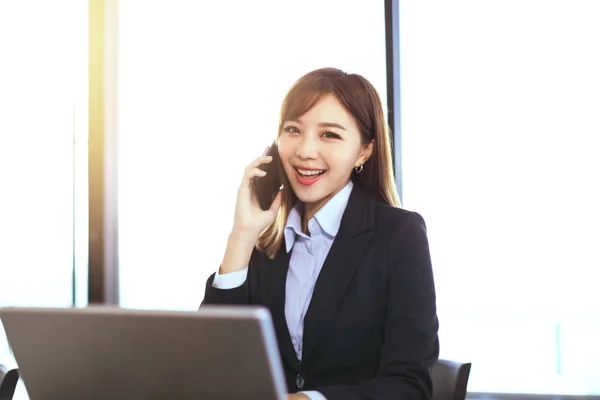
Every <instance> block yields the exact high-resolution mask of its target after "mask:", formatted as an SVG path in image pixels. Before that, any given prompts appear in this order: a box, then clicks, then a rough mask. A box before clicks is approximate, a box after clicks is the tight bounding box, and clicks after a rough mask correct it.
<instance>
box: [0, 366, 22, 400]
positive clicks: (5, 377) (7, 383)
mask: <svg viewBox="0 0 600 400" xmlns="http://www.w3.org/2000/svg"><path fill="white" fill-rule="evenodd" d="M18 382H19V370H18V369H16V368H15V369H8V368H6V367H5V366H4V365H2V364H0V400H12V398H13V395H14V394H15V389H16V387H17V383H18Z"/></svg>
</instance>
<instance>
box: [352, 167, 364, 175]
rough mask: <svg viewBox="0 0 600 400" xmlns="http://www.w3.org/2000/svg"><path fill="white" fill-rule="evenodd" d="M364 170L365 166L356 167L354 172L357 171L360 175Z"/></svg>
mask: <svg viewBox="0 0 600 400" xmlns="http://www.w3.org/2000/svg"><path fill="white" fill-rule="evenodd" d="M362 170H363V166H362V165H359V166H358V167H354V171H356V173H357V174H360V173H361V172H362Z"/></svg>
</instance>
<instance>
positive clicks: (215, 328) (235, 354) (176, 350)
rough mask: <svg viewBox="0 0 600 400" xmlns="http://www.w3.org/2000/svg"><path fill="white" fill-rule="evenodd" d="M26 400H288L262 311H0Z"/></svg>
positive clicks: (268, 317) (272, 334) (267, 318)
mask: <svg viewBox="0 0 600 400" xmlns="http://www.w3.org/2000/svg"><path fill="white" fill-rule="evenodd" d="M0 318H1V320H2V323H3V325H4V328H5V331H6V335H7V337H8V342H9V344H10V346H11V348H12V350H13V353H14V356H15V360H16V362H17V364H18V366H19V371H20V374H21V377H22V379H23V383H24V384H25V386H26V388H27V392H28V393H29V396H30V397H31V398H32V399H33V400H36V399H103V400H105V399H113V398H115V399H121V398H122V399H131V400H133V399H144V400H147V399H167V398H168V399H224V400H228V399H263V400H271V399H272V400H284V399H287V387H286V383H285V377H284V374H283V368H282V365H281V359H280V355H279V350H278V346H277V339H276V337H275V332H274V329H273V322H272V319H271V314H270V313H269V311H268V310H267V309H265V308H262V307H254V306H220V305H219V306H203V307H201V308H200V310H199V311H195V312H187V311H145V310H129V309H122V308H116V307H105V306H92V307H88V308H0Z"/></svg>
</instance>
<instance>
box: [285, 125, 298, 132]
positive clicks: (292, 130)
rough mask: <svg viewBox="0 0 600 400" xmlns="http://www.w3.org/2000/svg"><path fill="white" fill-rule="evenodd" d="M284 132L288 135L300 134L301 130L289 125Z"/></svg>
mask: <svg viewBox="0 0 600 400" xmlns="http://www.w3.org/2000/svg"><path fill="white" fill-rule="evenodd" d="M283 130H284V131H285V132H287V133H300V129H298V128H297V127H295V126H293V125H288V126H286V127H284V128H283Z"/></svg>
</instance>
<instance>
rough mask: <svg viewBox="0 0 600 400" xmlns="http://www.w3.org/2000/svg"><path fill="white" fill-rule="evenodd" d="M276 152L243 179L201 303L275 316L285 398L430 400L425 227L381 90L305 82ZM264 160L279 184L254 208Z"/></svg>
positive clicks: (433, 320)
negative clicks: (405, 181) (406, 204)
mask: <svg viewBox="0 0 600 400" xmlns="http://www.w3.org/2000/svg"><path fill="white" fill-rule="evenodd" d="M277 151H278V153H277V154H278V157H276V160H275V161H273V157H270V156H263V157H260V158H258V159H256V160H255V161H253V162H252V163H251V164H250V165H248V167H247V168H246V170H245V174H244V178H243V181H242V184H241V186H240V188H239V190H238V197H237V202H236V209H235V218H234V226H233V230H232V232H231V234H230V236H229V239H228V243H227V248H226V251H225V255H224V258H223V262H222V264H221V267H220V269H219V270H218V271H217V273H216V274H214V275H212V276H211V277H210V278H209V279H208V282H207V286H206V294H205V298H204V301H203V304H219V303H226V304H257V305H263V306H266V307H268V308H269V309H270V311H271V314H272V317H273V323H274V325H275V331H276V334H277V338H278V342H279V349H280V352H281V356H282V360H283V366H284V371H285V375H286V380H287V385H288V389H289V390H291V391H292V392H299V393H296V394H291V395H290V397H289V398H290V399H296V398H297V399H301V398H303V399H324V398H326V399H328V400H335V399H428V398H431V393H432V383H431V377H430V368H431V367H432V365H433V364H434V362H435V361H436V360H437V357H438V350H439V345H438V336H437V330H438V321H437V316H436V305H435V289H434V283H433V276H432V269H431V261H430V256H429V247H428V241H427V236H426V231H425V223H424V221H423V219H422V218H421V216H419V215H418V214H417V213H414V212H409V211H406V210H403V209H401V208H399V201H398V195H397V193H396V187H395V183H394V178H393V172H392V161H391V150H390V143H389V137H388V133H387V129H386V124H385V119H384V113H383V109H382V106H381V101H380V99H379V96H378V95H377V92H376V91H375V89H374V88H373V86H372V85H371V84H370V83H369V82H368V81H367V80H366V79H364V78H363V77H361V76H360V75H356V74H346V73H344V72H342V71H340V70H337V69H332V68H326V69H320V70H316V71H313V72H310V73H308V74H307V75H305V76H303V77H302V78H300V79H299V80H298V81H297V82H296V83H295V84H294V85H293V86H292V88H291V89H290V91H289V92H288V94H287V96H286V98H285V100H284V102H283V105H282V109H281V119H280V126H279V133H278V138H277ZM277 154H276V155H277ZM270 162H280V163H281V167H282V170H283V171H284V175H285V176H284V183H283V188H282V189H281V190H280V191H279V193H278V194H277V196H276V197H275V200H274V201H273V203H272V205H271V207H270V208H269V209H267V210H266V211H263V209H262V208H261V207H260V206H259V204H258V201H257V198H256V195H255V194H254V193H253V190H252V181H253V179H261V177H264V176H265V175H266V173H265V171H263V170H262V169H260V168H259V167H260V166H261V165H263V164H264V165H267V164H268V163H270ZM265 208H267V207H265Z"/></svg>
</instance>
